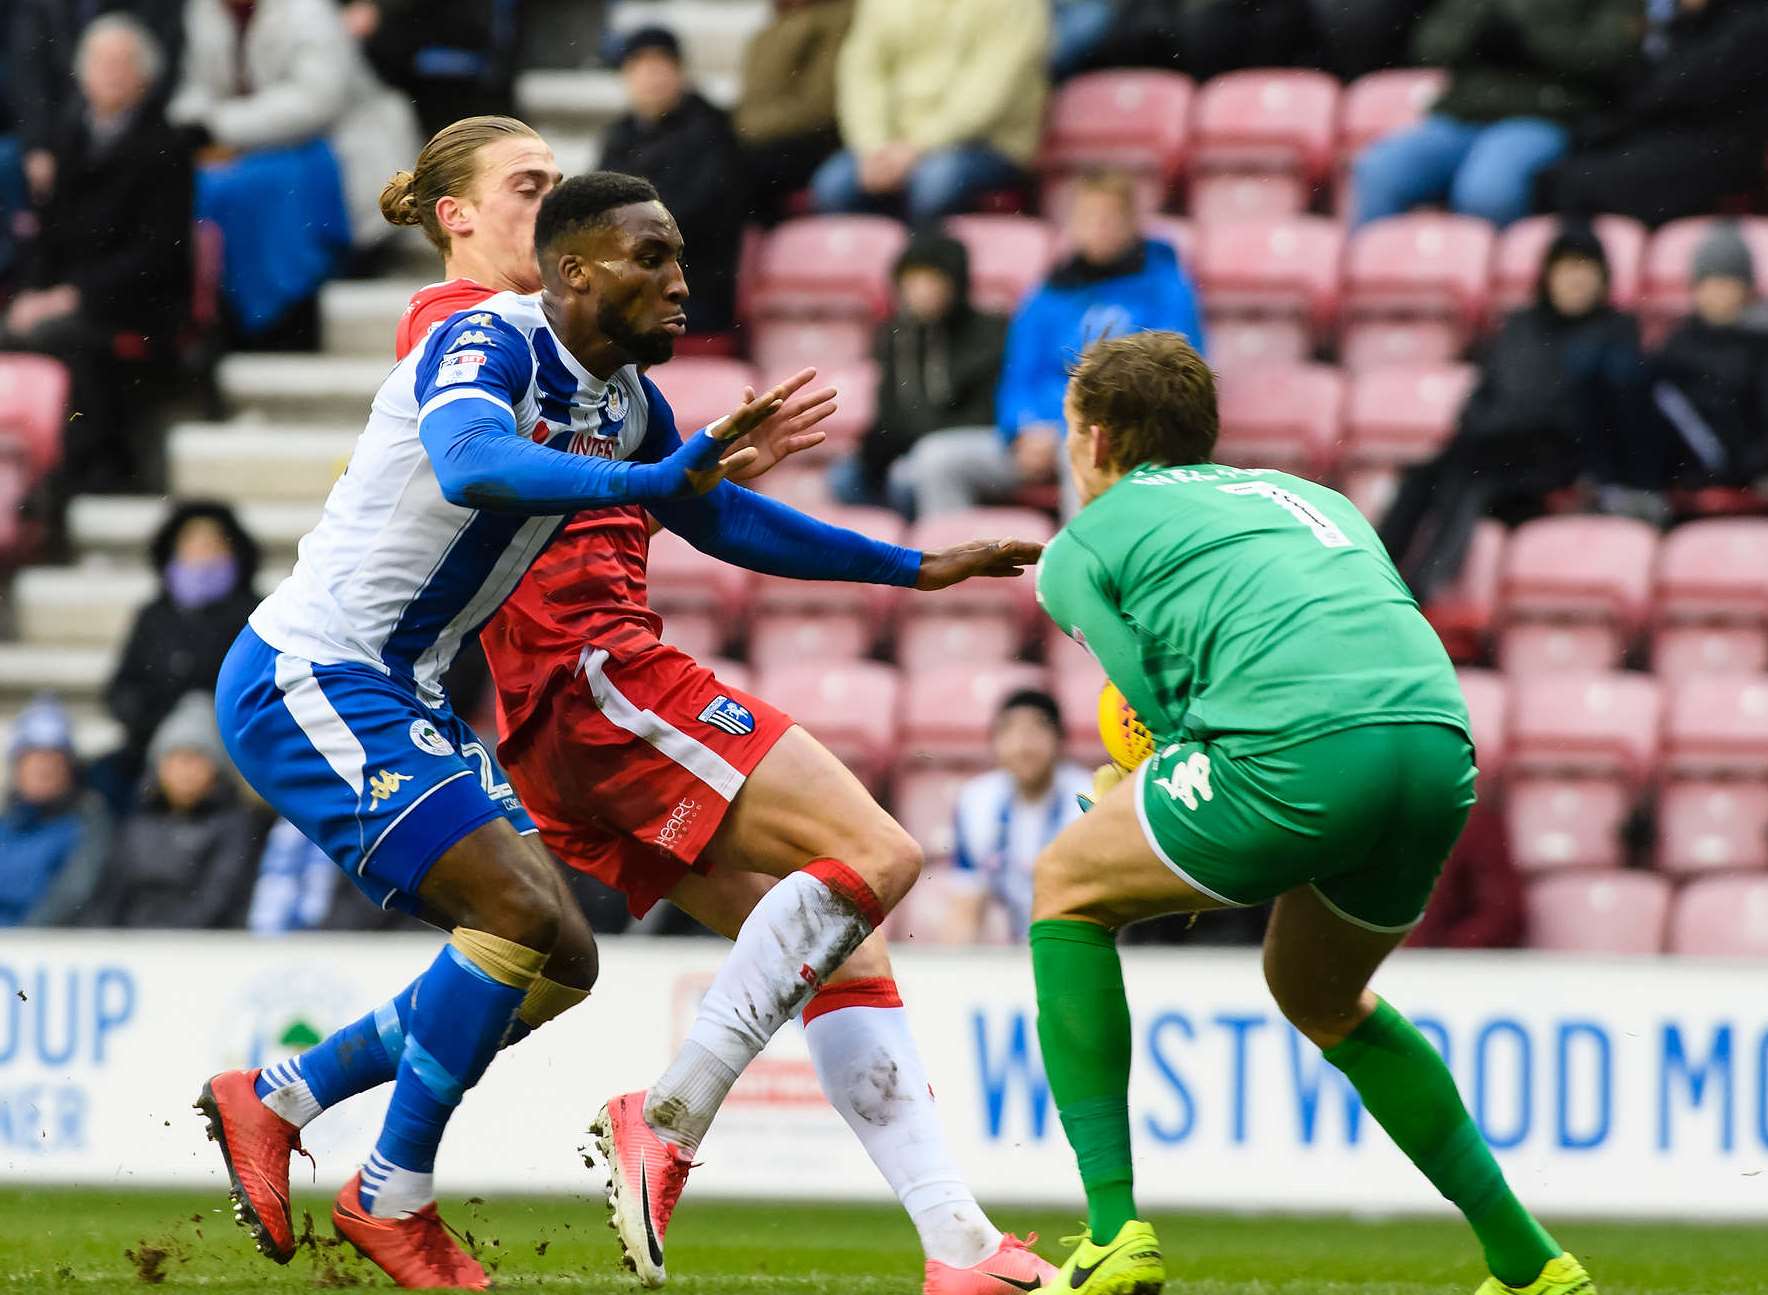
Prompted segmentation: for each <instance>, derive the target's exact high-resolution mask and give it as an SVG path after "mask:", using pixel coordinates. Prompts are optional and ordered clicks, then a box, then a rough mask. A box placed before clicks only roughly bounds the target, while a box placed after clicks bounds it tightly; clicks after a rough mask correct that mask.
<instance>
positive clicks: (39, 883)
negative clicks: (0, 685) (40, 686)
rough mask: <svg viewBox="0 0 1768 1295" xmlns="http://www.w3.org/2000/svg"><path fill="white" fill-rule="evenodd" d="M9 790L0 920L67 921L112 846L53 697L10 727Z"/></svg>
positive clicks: (88, 896)
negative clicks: (83, 785) (83, 784)
mask: <svg viewBox="0 0 1768 1295" xmlns="http://www.w3.org/2000/svg"><path fill="white" fill-rule="evenodd" d="M7 764H8V766H9V771H10V777H9V779H8V781H9V783H10V786H11V792H10V794H9V796H8V798H7V801H6V804H5V807H4V809H0V926H69V925H72V924H73V923H74V922H75V921H77V920H78V919H79V918H80V917H81V916H83V915H84V914H85V912H86V907H87V905H88V904H89V903H90V902H91V900H92V896H93V893H94V892H95V891H96V890H97V888H98V881H99V877H100V876H101V875H102V874H103V871H104V861H105V857H106V856H107V855H108V854H109V853H110V819H109V816H108V815H107V814H106V813H105V810H104V805H103V803H102V802H101V801H100V800H99V799H98V797H97V796H95V795H93V794H92V793H91V792H89V791H87V790H85V789H84V788H83V787H81V785H80V770H79V765H78V763H77V762H76V760H75V758H74V731H73V727H72V725H71V724H69V722H68V716H67V711H66V710H64V709H63V708H62V705H61V703H60V702H58V701H56V700H55V699H54V698H53V697H48V696H44V697H39V698H38V699H37V700H36V701H34V702H32V703H31V704H30V705H29V706H27V707H25V709H24V710H22V711H20V712H19V715H18V718H17V719H16V720H15V721H14V722H13V726H12V743H11V748H10V750H9V751H8V752H7Z"/></svg>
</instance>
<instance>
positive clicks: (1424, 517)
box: [1381, 225, 1642, 603]
mask: <svg viewBox="0 0 1768 1295" xmlns="http://www.w3.org/2000/svg"><path fill="white" fill-rule="evenodd" d="M1608 286H1609V285H1608V259H1607V256H1606V255H1605V254H1604V252H1603V248H1602V242H1601V240H1599V239H1598V238H1597V237H1596V235H1595V233H1594V232H1592V231H1591V230H1590V228H1589V227H1588V226H1587V225H1568V226H1566V227H1564V228H1563V229H1562V230H1561V231H1560V232H1559V234H1558V235H1557V236H1556V237H1555V238H1554V240H1553V242H1552V243H1551V244H1550V245H1549V246H1548V249H1547V254H1546V256H1545V258H1544V259H1543V263H1542V267H1541V278H1540V284H1539V287H1538V288H1537V290H1536V299H1535V302H1534V304H1533V305H1530V306H1526V307H1524V308H1523V309H1521V310H1518V311H1515V312H1514V313H1512V314H1511V316H1510V317H1509V318H1508V319H1506V320H1505V321H1504V325H1503V327H1502V328H1501V329H1500V330H1499V332H1498V335H1497V336H1496V337H1495V338H1493V339H1492V342H1491V345H1490V347H1489V349H1488V351H1487V353H1486V355H1485V358H1484V363H1483V364H1482V366H1481V371H1480V379H1479V382H1478V383H1477V384H1476V385H1475V387H1474V389H1473V391H1472V393H1471V394H1470V395H1469V396H1468V398H1467V403H1466V404H1465V405H1464V406H1463V407H1462V410H1461V416H1460V419H1459V421H1458V423H1457V426H1456V429H1455V434H1454V436H1452V437H1451V438H1450V440H1449V443H1448V445H1447V446H1445V447H1444V448H1443V450H1442V451H1441V452H1440V453H1438V454H1437V455H1436V457H1435V458H1432V459H1430V460H1428V461H1427V462H1425V463H1422V464H1420V465H1418V466H1417V467H1414V468H1411V469H1409V470H1408V471H1407V472H1406V475H1405V477H1404V478H1403V479H1402V480H1401V483H1400V489H1399V493H1398V495H1397V496H1396V497H1395V499H1394V504H1393V507H1392V508H1391V509H1390V510H1389V512H1388V515H1387V517H1386V519H1385V520H1384V521H1383V522H1382V525H1381V538H1382V541H1383V542H1384V543H1385V544H1386V545H1387V550H1388V552H1389V553H1390V554H1391V555H1392V556H1393V559H1394V562H1395V563H1396V564H1397V565H1398V566H1399V568H1400V572H1401V574H1402V575H1404V576H1405V577H1406V583H1407V584H1409V585H1410V586H1411V588H1412V592H1413V594H1414V595H1416V596H1417V598H1418V601H1419V602H1420V603H1428V602H1429V601H1430V598H1431V595H1432V594H1434V593H1435V592H1436V591H1437V590H1438V589H1439V588H1441V587H1442V586H1443V585H1444V584H1446V583H1448V582H1449V581H1451V580H1453V579H1454V578H1455V575H1456V573H1457V572H1458V571H1459V570H1460V567H1461V561H1462V559H1463V558H1464V557H1465V556H1466V551H1467V545H1468V542H1469V540H1470V539H1471V538H1472V535H1473V528H1474V523H1475V522H1476V521H1478V520H1479V518H1481V517H1483V516H1488V515H1493V516H1500V517H1503V518H1504V519H1505V520H1506V521H1510V522H1519V521H1523V520H1525V519H1526V518H1528V517H1530V516H1532V515H1534V514H1536V513H1538V512H1540V511H1541V510H1542V508H1543V506H1544V504H1545V500H1546V498H1547V496H1548V495H1550V494H1552V493H1554V492H1555V491H1560V490H1565V489H1568V488H1570V487H1572V486H1574V485H1582V486H1585V487H1593V488H1595V489H1596V490H1597V491H1601V490H1603V489H1608V490H1610V491H1613V490H1615V489H1616V488H1617V487H1619V486H1621V485H1624V484H1626V483H1628V482H1630V481H1631V480H1633V479H1634V477H1635V472H1636V467H1635V461H1634V456H1636V455H1637V454H1638V453H1639V437H1638V436H1637V434H1636V433H1637V430H1638V420H1637V418H1636V410H1637V408H1638V405H1639V403H1640V398H1641V395H1642V391H1641V386H1640V382H1641V376H1642V375H1641V358H1640V351H1639V329H1638V325H1637V323H1636V322H1635V321H1634V319H1633V317H1632V316H1631V315H1627V314H1624V313H1622V312H1621V311H1618V310H1616V309H1615V308H1614V307H1613V306H1612V305H1610V304H1609V300H1608Z"/></svg>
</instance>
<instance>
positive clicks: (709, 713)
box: [700, 694, 755, 737]
mask: <svg viewBox="0 0 1768 1295" xmlns="http://www.w3.org/2000/svg"><path fill="white" fill-rule="evenodd" d="M700 720H701V722H702V723H706V724H710V725H712V727H713V728H716V729H722V730H723V731H724V732H726V733H729V734H730V735H731V736H732V737H748V736H749V734H751V733H753V732H754V731H755V716H754V715H753V714H751V713H750V710H749V708H748V707H747V706H745V705H743V704H742V703H741V702H737V701H732V700H731V699H730V698H729V697H726V696H724V695H722V694H720V695H719V696H717V697H714V698H713V699H712V700H711V701H709V702H707V703H706V709H705V710H703V711H701V712H700Z"/></svg>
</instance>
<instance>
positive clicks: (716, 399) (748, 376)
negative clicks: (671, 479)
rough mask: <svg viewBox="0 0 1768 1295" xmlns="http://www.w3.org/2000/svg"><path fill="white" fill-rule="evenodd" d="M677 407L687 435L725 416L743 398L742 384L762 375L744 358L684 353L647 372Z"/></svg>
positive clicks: (750, 383)
mask: <svg viewBox="0 0 1768 1295" xmlns="http://www.w3.org/2000/svg"><path fill="white" fill-rule="evenodd" d="M645 376H646V377H648V378H650V380H651V381H652V382H655V383H656V384H657V390H659V391H661V392H662V393H663V398H664V399H665V400H667V401H668V402H669V406H670V408H671V409H673V410H674V411H675V426H676V428H677V429H678V430H679V431H680V432H681V433H682V435H684V436H686V435H688V434H690V433H692V432H695V431H698V430H699V429H700V428H702V427H705V426H708V425H709V424H711V423H713V422H714V421H716V420H717V419H720V418H723V417H724V416H725V415H726V414H728V413H730V412H731V410H733V409H735V408H736V407H737V405H738V404H740V403H741V402H742V399H743V388H744V387H750V386H754V385H756V384H757V383H758V382H759V381H760V376H759V375H758V374H757V373H756V372H755V370H754V369H753V368H751V367H750V366H749V365H748V364H746V363H745V362H743V361H742V360H731V359H721V358H716V357H711V356H681V357H679V358H677V359H673V360H671V361H669V363H667V364H660V365H658V366H657V367H656V368H654V369H650V370H648V371H647V372H646V374H645Z"/></svg>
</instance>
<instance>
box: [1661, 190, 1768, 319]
mask: <svg viewBox="0 0 1768 1295" xmlns="http://www.w3.org/2000/svg"><path fill="white" fill-rule="evenodd" d="M1713 220H1714V218H1713V217H1711V216H1690V217H1688V218H1687V219H1684V220H1672V221H1671V222H1670V223H1669V224H1667V225H1664V226H1662V227H1661V228H1660V229H1659V230H1658V231H1657V232H1656V233H1655V234H1653V235H1652V236H1651V242H1650V244H1649V245H1647V247H1646V249H1645V281H1644V284H1643V285H1642V291H1641V298H1640V304H1639V320H1640V326H1641V330H1642V331H1643V333H1644V335H1645V340H1646V342H1647V343H1648V344H1655V343H1656V342H1658V341H1659V340H1661V339H1662V338H1663V336H1664V334H1665V333H1667V332H1669V331H1670V327H1671V325H1673V324H1674V323H1675V322H1676V321H1677V320H1679V319H1681V318H1682V317H1683V316H1684V315H1686V314H1688V312H1689V310H1690V309H1691V303H1690V299H1689V288H1690V284H1689V278H1688V274H1689V270H1690V269H1691V268H1692V266H1693V262H1694V249H1695V248H1696V247H1697V246H1699V244H1700V241H1701V239H1702V238H1704V237H1705V236H1706V232H1707V228H1708V226H1710V225H1711V224H1712V223H1713ZM1738 229H1739V232H1740V233H1742V235H1743V238H1744V241H1745V242H1746V243H1748V244H1749V246H1750V251H1751V253H1753V255H1754V257H1755V262H1756V286H1757V288H1758V289H1760V290H1762V291H1768V217H1762V216H1755V217H1748V218H1746V219H1744V220H1741V221H1739V222H1738Z"/></svg>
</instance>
